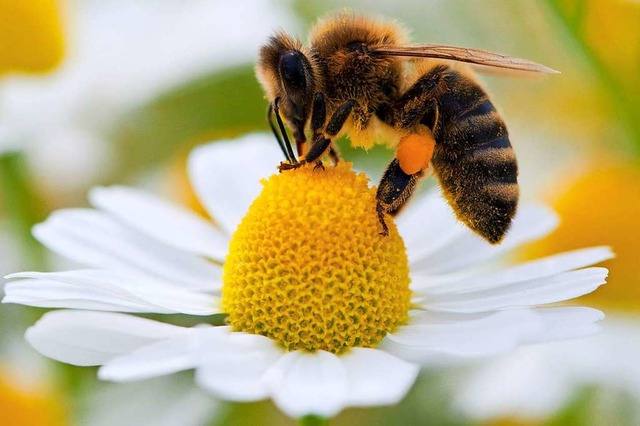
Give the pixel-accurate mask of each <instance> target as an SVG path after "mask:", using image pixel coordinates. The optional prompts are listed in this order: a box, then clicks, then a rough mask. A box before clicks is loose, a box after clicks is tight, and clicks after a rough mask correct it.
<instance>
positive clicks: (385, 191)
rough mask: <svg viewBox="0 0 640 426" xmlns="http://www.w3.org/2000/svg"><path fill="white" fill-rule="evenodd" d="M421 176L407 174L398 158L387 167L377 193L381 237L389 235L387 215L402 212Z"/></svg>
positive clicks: (420, 173)
mask: <svg viewBox="0 0 640 426" xmlns="http://www.w3.org/2000/svg"><path fill="white" fill-rule="evenodd" d="M421 176H422V171H419V172H417V173H414V174H411V175H409V174H407V173H405V172H404V171H403V170H402V168H401V167H400V161H399V160H398V159H397V158H394V159H393V161H392V162H391V163H390V164H389V166H387V169H386V170H385V172H384V174H383V175H382V179H381V180H380V185H379V186H378V191H377V192H376V199H377V200H378V205H377V211H378V218H379V220H380V225H382V232H381V233H380V235H383V236H387V235H389V228H388V226H387V224H386V222H385V214H395V213H397V212H398V211H399V210H400V208H401V207H402V206H403V205H404V204H405V203H406V201H407V200H408V199H409V197H410V196H411V194H412V193H413V190H414V189H415V187H416V182H417V181H418V178H420V177H421Z"/></svg>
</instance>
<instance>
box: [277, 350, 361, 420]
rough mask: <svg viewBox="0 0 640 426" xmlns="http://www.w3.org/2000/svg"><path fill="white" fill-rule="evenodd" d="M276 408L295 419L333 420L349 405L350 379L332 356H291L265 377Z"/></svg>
mask: <svg viewBox="0 0 640 426" xmlns="http://www.w3.org/2000/svg"><path fill="white" fill-rule="evenodd" d="M265 380H266V381H267V382H268V384H269V387H270V388H271V392H272V394H271V395H272V398H273V401H274V402H275V404H276V405H277V406H278V408H280V409H281V410H282V411H284V412H285V413H286V414H288V415H289V416H291V417H302V416H305V415H307V414H315V415H318V416H322V417H332V416H334V415H336V414H337V413H338V412H340V410H342V409H343V408H344V407H345V406H346V404H348V399H349V396H348V387H349V386H348V383H349V376H348V373H347V369H346V368H345V366H344V364H343V363H342V362H341V361H340V359H339V358H338V357H337V356H336V355H334V354H332V353H329V352H325V351H316V352H314V353H306V352H301V351H296V352H289V353H287V354H286V355H284V356H283V357H281V358H280V359H279V360H278V362H277V363H276V364H275V365H274V366H273V367H272V368H271V369H270V370H269V372H268V373H267V375H266V376H265Z"/></svg>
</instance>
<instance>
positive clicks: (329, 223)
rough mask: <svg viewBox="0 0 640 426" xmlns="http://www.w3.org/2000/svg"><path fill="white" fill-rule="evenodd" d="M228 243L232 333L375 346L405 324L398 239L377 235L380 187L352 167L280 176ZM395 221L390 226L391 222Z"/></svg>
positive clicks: (406, 293)
mask: <svg viewBox="0 0 640 426" xmlns="http://www.w3.org/2000/svg"><path fill="white" fill-rule="evenodd" d="M262 183H263V186H264V187H263V190H262V193H261V194H260V195H259V196H258V198H257V199H256V200H255V201H254V202H253V204H252V205H251V207H250V208H249V211H248V213H247V215H246V216H245V217H244V219H243V220H242V222H241V224H240V226H239V227H238V229H237V230H236V232H235V234H234V235H233V237H232V240H231V243H230V248H229V254H228V256H227V258H226V261H225V265H224V272H223V288H222V293H223V297H222V306H223V310H224V312H226V313H227V314H228V315H229V316H228V322H229V324H231V325H232V326H233V327H234V328H235V329H236V330H238V331H244V332H248V333H254V334H261V335H264V336H267V337H270V338H272V339H274V340H276V341H278V342H280V343H281V344H282V345H283V346H284V347H285V348H286V349H288V350H299V349H302V350H309V351H313V350H317V349H322V350H326V351H330V352H333V353H341V352H343V351H345V350H347V349H348V348H351V347H375V346H376V345H377V344H378V343H379V342H380V341H381V340H382V338H383V337H384V336H385V335H386V334H387V333H389V332H393V331H394V330H396V328H397V327H398V326H399V325H401V324H403V323H405V322H406V320H407V316H408V311H409V305H410V298H411V292H410V290H409V266H408V262H407V255H406V250H405V246H404V242H403V241H402V238H401V237H400V235H399V234H398V232H397V230H396V227H395V226H394V225H393V224H392V223H389V225H390V226H389V228H390V233H389V235H388V236H386V237H383V236H381V235H380V234H379V232H380V229H381V228H380V224H379V222H378V218H377V214H376V199H375V189H373V188H369V187H368V185H367V183H368V181H367V178H366V177H365V176H364V175H363V174H356V173H354V172H353V171H352V170H351V166H350V165H349V164H344V163H341V164H340V165H338V166H336V167H329V168H327V169H326V170H324V171H322V170H314V169H313V166H305V167H302V168H300V169H296V170H291V171H287V172H284V173H282V174H279V175H274V176H272V177H270V178H269V179H268V180H265V181H263V182H262ZM389 222H390V221H389Z"/></svg>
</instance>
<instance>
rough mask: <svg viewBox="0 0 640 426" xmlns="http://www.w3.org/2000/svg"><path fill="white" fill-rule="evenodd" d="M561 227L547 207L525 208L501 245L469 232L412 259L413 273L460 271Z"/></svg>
mask: <svg viewBox="0 0 640 426" xmlns="http://www.w3.org/2000/svg"><path fill="white" fill-rule="evenodd" d="M557 225H558V217H557V216H556V215H555V214H554V213H553V212H552V211H551V210H549V209H547V208H546V207H542V206H535V205H527V206H522V207H521V208H520V210H519V212H518V214H517V215H516V217H515V218H514V220H513V224H512V226H511V229H510V230H509V233H508V234H507V236H506V237H505V239H504V241H502V242H501V243H500V244H497V245H491V244H489V243H488V242H487V241H485V240H484V239H482V238H481V237H479V236H477V235H476V234H474V233H473V232H471V231H467V232H464V233H463V234H462V235H461V236H460V237H458V238H456V239H454V240H453V241H450V242H449V243H448V244H446V245H445V246H444V247H441V248H440V249H439V250H437V251H435V252H432V253H430V254H428V255H426V256H423V255H416V256H413V257H410V258H409V264H410V267H411V270H412V271H413V272H416V273H418V274H423V275H438V274H445V273H449V272H455V271H460V270H462V269H465V268H469V267H474V266H476V265H478V264H482V263H483V262H486V261H488V260H489V259H491V258H493V257H496V256H498V255H500V254H502V253H505V252H506V251H508V250H511V249H513V248H514V247H517V246H519V245H521V244H524V243H526V242H529V241H533V240H536V239H538V238H540V237H542V236H544V235H546V234H548V233H549V232H551V231H552V230H553V229H554V228H555V227H556V226H557ZM425 238H426V237H425ZM416 244H419V243H418V242H417V243H416ZM407 252H408V253H411V250H409V249H407Z"/></svg>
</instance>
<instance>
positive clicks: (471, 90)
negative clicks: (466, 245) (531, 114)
mask: <svg viewBox="0 0 640 426" xmlns="http://www.w3.org/2000/svg"><path fill="white" fill-rule="evenodd" d="M445 80H446V82H447V84H446V87H447V89H446V90H445V91H444V92H443V93H442V94H441V95H440V96H438V98H437V104H438V119H437V123H436V125H435V128H434V135H435V139H436V148H435V151H434V156H433V160H432V164H433V166H434V169H435V172H436V175H437V176H438V179H439V180H440V184H441V186H442V189H443V192H444V194H445V196H446V198H447V200H448V201H449V203H450V204H451V206H452V207H453V209H454V210H455V212H456V215H457V216H458V219H460V220H461V221H462V222H464V223H465V224H466V225H467V226H468V227H470V228H471V229H473V230H474V231H475V232H477V233H478V234H480V235H482V236H483V237H484V238H486V239H487V240H489V241H490V242H492V243H497V242H499V241H500V240H501V239H502V238H503V237H504V235H505V233H506V232H507V230H508V229H509V225H510V224H511V221H512V219H513V216H514V215H515V212H516V208H517V205H518V195H519V190H518V183H517V175H518V165H517V163H516V158H515V153H514V151H513V148H512V147H511V144H510V142H509V135H508V133H507V128H506V126H505V124H504V121H503V120H502V118H501V117H500V115H498V113H497V111H496V110H495V108H494V106H493V104H492V103H491V101H490V100H489V99H488V97H487V94H486V93H485V92H484V90H482V88H480V86H479V85H478V84H477V83H476V82H475V81H473V80H472V79H470V78H469V77H466V76H464V75H462V74H460V73H458V72H455V71H451V72H449V73H447V76H446V77H445Z"/></svg>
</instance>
